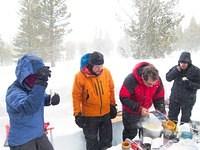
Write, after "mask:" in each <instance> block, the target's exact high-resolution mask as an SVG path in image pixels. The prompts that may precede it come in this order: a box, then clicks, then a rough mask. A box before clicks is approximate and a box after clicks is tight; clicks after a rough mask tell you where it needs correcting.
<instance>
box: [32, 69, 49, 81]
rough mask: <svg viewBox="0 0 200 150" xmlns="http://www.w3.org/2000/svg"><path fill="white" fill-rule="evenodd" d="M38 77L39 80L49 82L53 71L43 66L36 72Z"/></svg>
mask: <svg viewBox="0 0 200 150" xmlns="http://www.w3.org/2000/svg"><path fill="white" fill-rule="evenodd" d="M36 75H37V78H38V79H40V80H44V81H48V78H49V77H51V70H49V67H48V66H43V67H42V68H40V69H39V70H38V71H37V72H36Z"/></svg>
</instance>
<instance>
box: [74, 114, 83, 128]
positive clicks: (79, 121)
mask: <svg viewBox="0 0 200 150" xmlns="http://www.w3.org/2000/svg"><path fill="white" fill-rule="evenodd" d="M75 123H76V124H77V125H78V126H79V127H80V128H83V127H85V126H86V124H85V117H83V116H81V113H79V114H78V115H76V116H75Z"/></svg>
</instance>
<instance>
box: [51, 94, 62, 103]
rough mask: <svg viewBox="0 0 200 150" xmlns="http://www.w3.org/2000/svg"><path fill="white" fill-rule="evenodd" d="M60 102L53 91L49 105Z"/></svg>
mask: <svg viewBox="0 0 200 150" xmlns="http://www.w3.org/2000/svg"><path fill="white" fill-rule="evenodd" d="M59 103H60V96H59V95H58V94H57V93H55V94H54V95H53V96H52V97H51V105H58V104H59Z"/></svg>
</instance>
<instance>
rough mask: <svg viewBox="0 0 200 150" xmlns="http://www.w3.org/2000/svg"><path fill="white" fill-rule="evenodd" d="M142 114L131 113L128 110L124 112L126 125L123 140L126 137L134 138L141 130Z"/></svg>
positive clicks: (123, 118) (123, 117)
mask: <svg viewBox="0 0 200 150" xmlns="http://www.w3.org/2000/svg"><path fill="white" fill-rule="evenodd" d="M140 118H141V117H140V115H134V114H129V113H128V112H123V114H122V121H123V125H124V130H123V141H124V140H125V139H126V138H129V139H133V138H135V137H136V135H137V133H138V131H139V128H140V126H139V123H140Z"/></svg>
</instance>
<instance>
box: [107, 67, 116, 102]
mask: <svg viewBox="0 0 200 150" xmlns="http://www.w3.org/2000/svg"><path fill="white" fill-rule="evenodd" d="M108 74H109V78H108V79H109V86H110V87H109V88H110V104H111V105H115V104H116V101H115V91H114V82H113V79H112V76H111V73H110V72H109V71H108Z"/></svg>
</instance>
